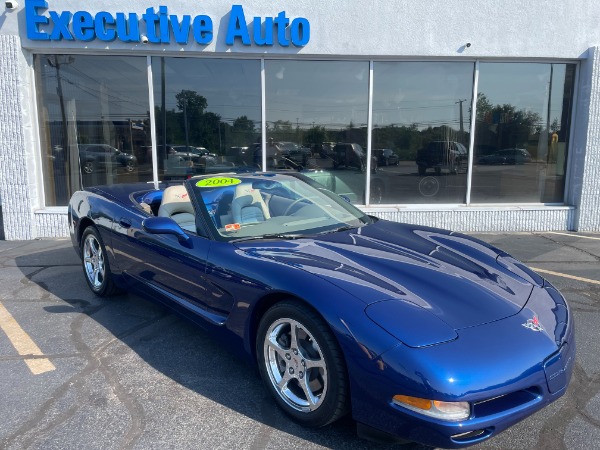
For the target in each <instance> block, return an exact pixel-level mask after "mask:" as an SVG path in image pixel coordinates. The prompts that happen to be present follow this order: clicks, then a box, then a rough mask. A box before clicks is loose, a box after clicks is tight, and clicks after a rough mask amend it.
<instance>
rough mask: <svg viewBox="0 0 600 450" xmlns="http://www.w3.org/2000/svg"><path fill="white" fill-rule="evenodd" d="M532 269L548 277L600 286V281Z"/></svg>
mask: <svg viewBox="0 0 600 450" xmlns="http://www.w3.org/2000/svg"><path fill="white" fill-rule="evenodd" d="M532 269H533V270H535V271H536V272H540V273H547V274H548V275H554V276H557V277H563V278H569V279H571V280H577V281H583V282H584V283H592V284H600V281H598V280H591V279H589V278H581V277H576V276H575V275H567V274H566V273H560V272H552V271H551V270H544V269H537V268H535V267H532Z"/></svg>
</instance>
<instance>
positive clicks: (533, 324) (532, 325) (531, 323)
mask: <svg viewBox="0 0 600 450" xmlns="http://www.w3.org/2000/svg"><path fill="white" fill-rule="evenodd" d="M522 325H523V326H524V327H525V328H529V329H530V330H533V331H544V327H543V326H542V324H541V323H540V321H539V320H538V318H537V316H533V319H529V320H528V321H527V322H525V323H524V324H522Z"/></svg>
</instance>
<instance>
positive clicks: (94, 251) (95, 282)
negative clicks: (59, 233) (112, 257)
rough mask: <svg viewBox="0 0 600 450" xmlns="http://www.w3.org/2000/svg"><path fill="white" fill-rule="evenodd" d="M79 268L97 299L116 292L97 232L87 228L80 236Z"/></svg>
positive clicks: (94, 229) (105, 254) (92, 228)
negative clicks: (80, 267)
mask: <svg viewBox="0 0 600 450" xmlns="http://www.w3.org/2000/svg"><path fill="white" fill-rule="evenodd" d="M80 254H81V266H82V268H83V275H84V278H85V281H86V283H87V285H88V287H89V288H90V290H91V291H92V292H93V293H94V294H96V295H98V296H99V297H110V296H111V295H114V294H116V293H117V292H118V289H117V287H116V286H115V284H114V282H113V279H112V275H111V272H110V264H109V262H108V257H107V256H108V254H107V253H106V248H105V247H104V243H103V242H102V238H101V237H100V233H98V230H97V229H96V228H95V227H93V226H89V227H87V228H86V229H85V230H84V231H83V235H82V236H81V247H80Z"/></svg>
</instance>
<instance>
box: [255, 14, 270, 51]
mask: <svg viewBox="0 0 600 450" xmlns="http://www.w3.org/2000/svg"><path fill="white" fill-rule="evenodd" d="M253 24H254V43H255V44H256V45H273V18H272V17H266V18H265V30H264V31H265V35H264V37H263V33H262V24H261V23H260V17H255V18H254V20H253Z"/></svg>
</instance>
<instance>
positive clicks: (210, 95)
mask: <svg viewBox="0 0 600 450" xmlns="http://www.w3.org/2000/svg"><path fill="white" fill-rule="evenodd" d="M152 72H153V78H154V102H155V104H156V105H157V106H160V101H161V97H160V89H161V81H160V78H161V67H160V58H153V59H152ZM165 81H166V82H165V89H166V95H165V103H166V109H167V110H175V111H179V109H178V108H177V99H176V98H175V96H176V95H177V94H178V93H179V92H181V91H182V90H190V91H195V92H197V93H198V94H199V95H201V96H203V97H204V98H206V103H207V105H208V106H207V108H206V111H207V112H212V113H215V114H218V115H219V116H221V120H222V121H223V122H227V123H230V124H231V123H233V121H234V120H235V119H237V118H238V117H241V116H246V117H248V119H250V120H253V121H254V122H255V123H256V124H259V123H260V121H261V112H260V111H261V106H260V104H261V100H260V98H261V96H260V61H258V60H241V59H227V60H226V59H212V58H211V59H207V58H193V59H192V58H165Z"/></svg>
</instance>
